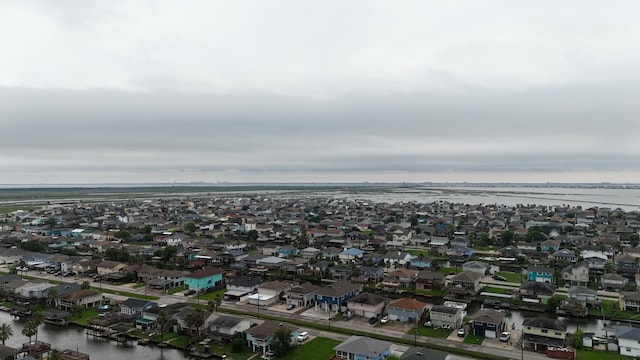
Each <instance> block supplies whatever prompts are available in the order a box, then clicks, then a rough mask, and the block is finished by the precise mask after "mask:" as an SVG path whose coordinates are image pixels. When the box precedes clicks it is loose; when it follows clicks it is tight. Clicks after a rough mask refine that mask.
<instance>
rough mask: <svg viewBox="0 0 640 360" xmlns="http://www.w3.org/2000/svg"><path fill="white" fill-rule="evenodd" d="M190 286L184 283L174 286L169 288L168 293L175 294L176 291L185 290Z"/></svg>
mask: <svg viewBox="0 0 640 360" xmlns="http://www.w3.org/2000/svg"><path fill="white" fill-rule="evenodd" d="M188 288H189V287H188V286H187V285H184V286H178V287H174V288H173V289H169V290H167V293H168V294H170V295H173V294H175V293H179V292H182V291H185V290H187V289H188Z"/></svg>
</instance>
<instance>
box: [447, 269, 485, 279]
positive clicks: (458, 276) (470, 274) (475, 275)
mask: <svg viewBox="0 0 640 360" xmlns="http://www.w3.org/2000/svg"><path fill="white" fill-rule="evenodd" d="M481 277H482V274H480V273H477V272H473V271H469V270H465V271H463V272H460V273H458V274H456V275H454V276H453V277H452V278H451V280H453V281H477V280H479V279H480V278H481Z"/></svg>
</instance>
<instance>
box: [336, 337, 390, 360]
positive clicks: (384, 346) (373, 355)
mask: <svg viewBox="0 0 640 360" xmlns="http://www.w3.org/2000/svg"><path fill="white" fill-rule="evenodd" d="M333 350H335V351H336V358H338V359H346V360H383V359H386V358H387V357H388V356H389V355H390V354H391V343H390V342H388V341H383V340H377V339H373V338H370V337H364V336H356V335H353V336H351V337H350V338H348V339H347V340H345V341H343V342H342V343H341V344H339V345H338V346H336V347H334V348H333Z"/></svg>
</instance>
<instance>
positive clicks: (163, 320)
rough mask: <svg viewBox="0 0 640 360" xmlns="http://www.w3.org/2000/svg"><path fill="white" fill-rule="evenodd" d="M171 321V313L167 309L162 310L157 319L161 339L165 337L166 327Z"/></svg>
mask: <svg viewBox="0 0 640 360" xmlns="http://www.w3.org/2000/svg"><path fill="white" fill-rule="evenodd" d="M168 323H169V314H167V312H166V311H165V310H160V312H159V313H158V318H157V319H156V324H158V327H159V328H160V339H161V340H163V339H164V328H165V327H166V326H167V324H168Z"/></svg>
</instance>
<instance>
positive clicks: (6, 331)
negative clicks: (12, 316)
mask: <svg viewBox="0 0 640 360" xmlns="http://www.w3.org/2000/svg"><path fill="white" fill-rule="evenodd" d="M12 336H13V328H12V327H11V324H7V323H2V324H0V340H2V345H4V342H5V341H7V339H9V338H10V337H12Z"/></svg>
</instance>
